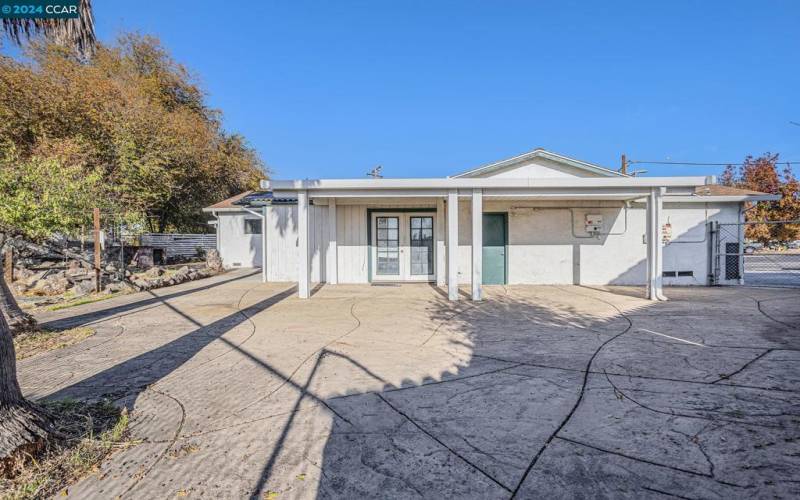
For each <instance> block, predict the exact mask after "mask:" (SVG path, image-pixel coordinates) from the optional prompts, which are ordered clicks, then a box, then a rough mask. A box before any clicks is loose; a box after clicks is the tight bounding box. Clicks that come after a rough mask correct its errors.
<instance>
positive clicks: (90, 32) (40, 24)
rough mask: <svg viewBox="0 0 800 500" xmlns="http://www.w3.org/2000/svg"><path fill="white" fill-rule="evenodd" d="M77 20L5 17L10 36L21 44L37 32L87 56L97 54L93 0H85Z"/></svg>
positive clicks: (3, 25)
mask: <svg viewBox="0 0 800 500" xmlns="http://www.w3.org/2000/svg"><path fill="white" fill-rule="evenodd" d="M78 10H79V12H80V17H79V18H77V19H3V24H2V28H3V31H4V32H5V34H6V36H8V38H9V39H11V41H13V42H14V43H16V44H17V45H21V44H22V42H23V40H26V39H31V38H33V37H35V36H37V35H41V36H43V37H44V38H46V39H48V40H50V41H52V42H55V43H57V44H59V45H63V46H65V47H71V48H74V49H75V50H77V51H78V53H79V54H80V55H82V56H84V57H88V56H91V55H92V54H93V53H94V48H95V43H96V41H97V39H96V37H95V33H94V17H93V15H92V2H91V0H81V2H80V7H79V9H78Z"/></svg>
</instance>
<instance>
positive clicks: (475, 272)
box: [472, 189, 483, 300]
mask: <svg viewBox="0 0 800 500" xmlns="http://www.w3.org/2000/svg"><path fill="white" fill-rule="evenodd" d="M482 284H483V190H482V189H473V190H472V300H481V285H482Z"/></svg>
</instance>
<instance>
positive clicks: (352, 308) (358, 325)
mask: <svg viewBox="0 0 800 500" xmlns="http://www.w3.org/2000/svg"><path fill="white" fill-rule="evenodd" d="M357 304H358V301H353V303H352V304H351V305H350V316H352V317H353V319H355V320H356V325H355V326H354V327H353V328H351V329H350V330H348V331H346V332H345V333H344V334H342V335H340V336H338V337H336V338H335V339H333V340H331V341H329V342H328V343H326V344H325V345H323V346H322V347H320V348H319V349H317V350H315V351H314V352H312V353H311V354H309V355H308V356H306V358H305V359H303V361H301V362H300V364H298V365H297V367H295V369H294V370H293V371H292V373H290V374H289V376H288V377H285V378H284V379H283V382H281V383H280V384H278V386H277V387H276V388H275V389H273V390H271V391H270V392H269V393H267V394H265V395H264V396H262V397H260V398H258V399H256V400H255V401H252V402H250V403H248V404H247V405H245V406H243V407H241V408H239V409H238V410H236V411H234V412H233V413H232V415H238V414H239V413H241V412H243V411H244V410H246V409H248V408H250V407H252V406H254V405H256V404H258V403H260V402H262V401H264V400H266V399H269V398H270V397H271V396H272V395H273V394H275V393H276V392H278V391H279V390H280V389H281V388H283V387H284V386H286V384H288V383H289V382H291V380H292V378H293V377H294V376H295V375H297V372H298V371H300V368H302V367H303V365H305V364H306V363H307V362H308V360H310V359H311V358H312V357H313V356H314V355H315V354H319V353H323V354H321V356H324V352H323V351H324V350H325V349H326V348H327V347H329V346H331V345H333V344H335V343H336V342H339V341H341V340H342V339H344V338H345V337H347V336H348V335H350V334H351V333H353V332H355V331H356V330H358V329H359V328H361V319H359V317H358V316H356V314H355V307H356V305H357ZM323 404H324V402H323ZM326 406H327V405H326ZM328 409H330V410H331V411H332V412H333V413H334V414H337V413H336V412H335V411H334V410H333V409H332V408H330V407H328ZM337 415H338V414H337ZM340 418H342V417H341V416H340ZM342 420H344V421H345V422H348V420H347V419H345V418H342ZM348 423H349V422H348Z"/></svg>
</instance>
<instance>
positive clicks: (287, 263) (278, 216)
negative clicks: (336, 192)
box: [257, 205, 328, 283]
mask: <svg viewBox="0 0 800 500" xmlns="http://www.w3.org/2000/svg"><path fill="white" fill-rule="evenodd" d="M308 216H309V224H308V248H309V253H310V256H311V274H310V276H311V282H312V283H319V282H321V281H325V279H324V277H325V255H326V252H327V251H328V236H327V235H328V233H327V230H328V222H327V221H328V207H318V206H315V205H311V206H310V207H309V213H308ZM299 261H300V255H299V254H298V238H297V205H276V206H273V207H269V208H268V209H267V281H297V274H298V265H299ZM257 265H259V266H260V265H261V263H260V262H259V263H258V264H257Z"/></svg>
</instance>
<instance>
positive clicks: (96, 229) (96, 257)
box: [92, 208, 100, 293]
mask: <svg viewBox="0 0 800 500" xmlns="http://www.w3.org/2000/svg"><path fill="white" fill-rule="evenodd" d="M92 215H93V216H94V217H93V218H94V291H95V292H97V293H100V209H99V208H95V209H94V210H93V214H92Z"/></svg>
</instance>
